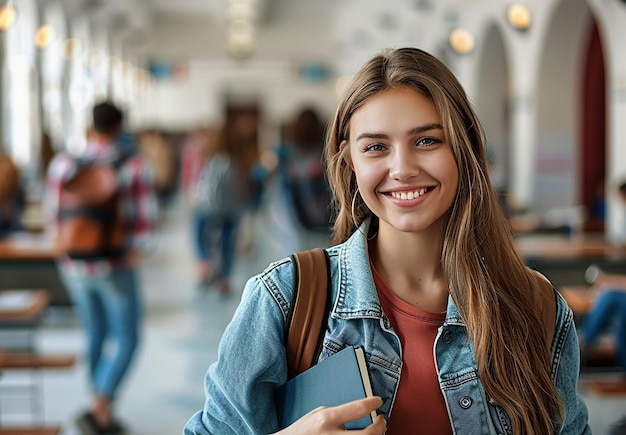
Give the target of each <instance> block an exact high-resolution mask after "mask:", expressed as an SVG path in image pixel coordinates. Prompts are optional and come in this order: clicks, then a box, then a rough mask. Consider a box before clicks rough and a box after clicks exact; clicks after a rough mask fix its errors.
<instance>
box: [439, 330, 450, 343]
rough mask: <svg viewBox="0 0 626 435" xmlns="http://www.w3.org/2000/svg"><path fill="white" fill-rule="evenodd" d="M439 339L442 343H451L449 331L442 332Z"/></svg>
mask: <svg viewBox="0 0 626 435" xmlns="http://www.w3.org/2000/svg"><path fill="white" fill-rule="evenodd" d="M441 338H442V340H443V342H444V343H446V344H449V343H450V342H451V341H452V334H451V333H450V331H444V332H443V335H442V336H441Z"/></svg>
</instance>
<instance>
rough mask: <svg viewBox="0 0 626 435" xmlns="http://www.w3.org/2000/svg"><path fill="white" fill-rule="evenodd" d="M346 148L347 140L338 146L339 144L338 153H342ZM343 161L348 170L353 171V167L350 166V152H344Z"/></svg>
mask: <svg viewBox="0 0 626 435" xmlns="http://www.w3.org/2000/svg"><path fill="white" fill-rule="evenodd" d="M347 146H348V141H347V140H345V139H344V140H343V141H342V142H341V143H340V144H339V152H341V153H344V149H345V148H346V147H347ZM344 159H345V160H346V163H348V166H350V168H352V170H353V171H354V165H353V164H352V156H351V155H350V150H346V151H345V154H344Z"/></svg>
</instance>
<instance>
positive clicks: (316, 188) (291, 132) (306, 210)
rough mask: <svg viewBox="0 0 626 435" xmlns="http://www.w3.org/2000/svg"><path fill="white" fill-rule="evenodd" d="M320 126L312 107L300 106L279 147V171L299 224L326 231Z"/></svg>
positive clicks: (326, 195)
mask: <svg viewBox="0 0 626 435" xmlns="http://www.w3.org/2000/svg"><path fill="white" fill-rule="evenodd" d="M324 130H325V125H324V123H323V122H322V121H321V119H320V117H319V115H318V114H317V112H316V111H315V110H314V109H312V108H308V107H307V108H304V109H302V110H301V111H300V112H299V113H298V114H297V116H296V117H295V119H294V120H293V122H292V124H291V125H290V127H289V128H288V130H287V137H286V140H285V141H283V142H282V144H281V147H280V149H279V161H280V165H279V171H280V178H281V180H282V187H283V189H284V191H285V193H286V195H287V198H288V200H289V204H291V206H292V209H293V211H294V214H295V217H296V219H297V221H298V223H299V224H300V226H301V227H303V228H305V229H306V230H309V231H321V232H326V233H329V234H330V227H331V207H330V204H331V193H330V188H329V186H328V181H327V177H326V173H325V170H324V166H323V162H322V151H323V147H324Z"/></svg>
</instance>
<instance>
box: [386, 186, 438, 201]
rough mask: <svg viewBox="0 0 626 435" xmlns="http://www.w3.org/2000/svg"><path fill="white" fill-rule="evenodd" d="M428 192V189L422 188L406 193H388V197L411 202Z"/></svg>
mask: <svg viewBox="0 0 626 435" xmlns="http://www.w3.org/2000/svg"><path fill="white" fill-rule="evenodd" d="M428 190H429V189H427V188H425V187H424V188H422V189H417V190H412V191H408V192H390V195H391V196H392V197H394V198H396V199H403V200H411V199H415V198H419V197H420V196H422V195H423V194H425V193H426V192H427V191H428Z"/></svg>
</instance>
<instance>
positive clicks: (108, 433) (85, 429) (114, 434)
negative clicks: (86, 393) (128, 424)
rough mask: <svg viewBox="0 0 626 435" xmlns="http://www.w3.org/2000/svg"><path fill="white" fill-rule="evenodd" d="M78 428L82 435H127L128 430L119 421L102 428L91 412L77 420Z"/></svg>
mask: <svg viewBox="0 0 626 435" xmlns="http://www.w3.org/2000/svg"><path fill="white" fill-rule="evenodd" d="M76 426H78V429H79V430H80V433H81V434H82V435H125V434H126V428H125V427H124V426H123V425H122V424H121V423H120V422H119V421H118V420H113V422H112V423H111V425H110V426H108V427H100V426H98V423H97V422H96V419H95V418H94V416H93V415H92V414H91V412H89V411H86V412H84V413H82V414H81V415H80V416H78V418H77V419H76Z"/></svg>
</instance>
